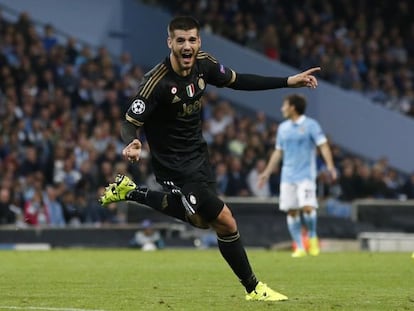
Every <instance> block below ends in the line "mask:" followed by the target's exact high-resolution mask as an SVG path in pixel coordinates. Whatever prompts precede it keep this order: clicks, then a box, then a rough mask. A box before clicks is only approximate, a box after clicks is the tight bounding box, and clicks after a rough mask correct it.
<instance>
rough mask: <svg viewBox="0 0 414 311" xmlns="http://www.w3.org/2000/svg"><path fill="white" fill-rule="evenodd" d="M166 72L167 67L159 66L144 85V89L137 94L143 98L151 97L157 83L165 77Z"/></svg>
mask: <svg viewBox="0 0 414 311" xmlns="http://www.w3.org/2000/svg"><path fill="white" fill-rule="evenodd" d="M167 71H168V68H167V66H165V65H164V64H161V65H160V67H159V68H157V69H156V70H155V71H154V74H153V75H152V76H151V77H150V78H149V79H148V81H147V82H146V83H145V85H144V87H143V88H142V89H141V91H140V92H139V95H141V96H142V97H144V98H148V96H150V95H151V93H152V91H153V90H154V88H155V86H156V85H157V83H158V82H160V80H161V79H162V78H163V77H164V76H165V74H166V73H167Z"/></svg>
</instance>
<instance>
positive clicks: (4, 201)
mask: <svg viewBox="0 0 414 311" xmlns="http://www.w3.org/2000/svg"><path fill="white" fill-rule="evenodd" d="M11 203H12V198H11V191H10V189H8V188H1V189H0V225H2V224H13V223H14V222H15V218H16V217H15V215H14V213H13V211H12V210H11V209H10V208H11V205H12V204H11Z"/></svg>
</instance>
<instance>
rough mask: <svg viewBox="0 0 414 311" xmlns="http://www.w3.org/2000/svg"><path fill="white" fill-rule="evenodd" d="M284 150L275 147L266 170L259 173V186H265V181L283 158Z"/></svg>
mask: <svg viewBox="0 0 414 311" xmlns="http://www.w3.org/2000/svg"><path fill="white" fill-rule="evenodd" d="M282 157H283V151H282V149H275V150H274V151H273V153H272V155H271V156H270V159H269V162H268V163H267V165H266V168H265V170H264V171H263V173H261V174H260V175H259V180H258V186H259V188H261V187H263V185H264V184H265V182H267V180H268V179H269V177H270V175H271V174H272V172H273V170H274V169H275V168H278V165H279V163H280V160H282Z"/></svg>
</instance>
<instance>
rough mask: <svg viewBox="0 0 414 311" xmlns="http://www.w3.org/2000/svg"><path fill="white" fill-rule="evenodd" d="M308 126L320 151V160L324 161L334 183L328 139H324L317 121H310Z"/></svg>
mask: <svg viewBox="0 0 414 311" xmlns="http://www.w3.org/2000/svg"><path fill="white" fill-rule="evenodd" d="M309 126H310V128H309V130H310V134H311V136H312V139H313V141H314V142H315V144H316V145H317V146H318V148H319V150H320V151H321V154H322V158H323V160H324V161H325V164H326V167H327V169H328V171H329V174H330V175H331V178H332V180H333V181H335V180H336V178H337V171H336V168H335V163H334V160H333V156H332V152H331V148H330V147H329V143H328V139H327V138H326V136H325V134H324V132H323V131H322V128H321V126H320V125H319V123H318V122H317V121H315V120H312V121H311V123H310V125H309Z"/></svg>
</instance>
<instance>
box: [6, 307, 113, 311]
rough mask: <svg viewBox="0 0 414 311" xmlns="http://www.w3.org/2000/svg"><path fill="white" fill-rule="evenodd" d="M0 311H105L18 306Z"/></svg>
mask: <svg viewBox="0 0 414 311" xmlns="http://www.w3.org/2000/svg"><path fill="white" fill-rule="evenodd" d="M0 310H45V311H105V310H93V309H76V308H75V309H74V308H53V307H30V306H27V307H18V306H0Z"/></svg>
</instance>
